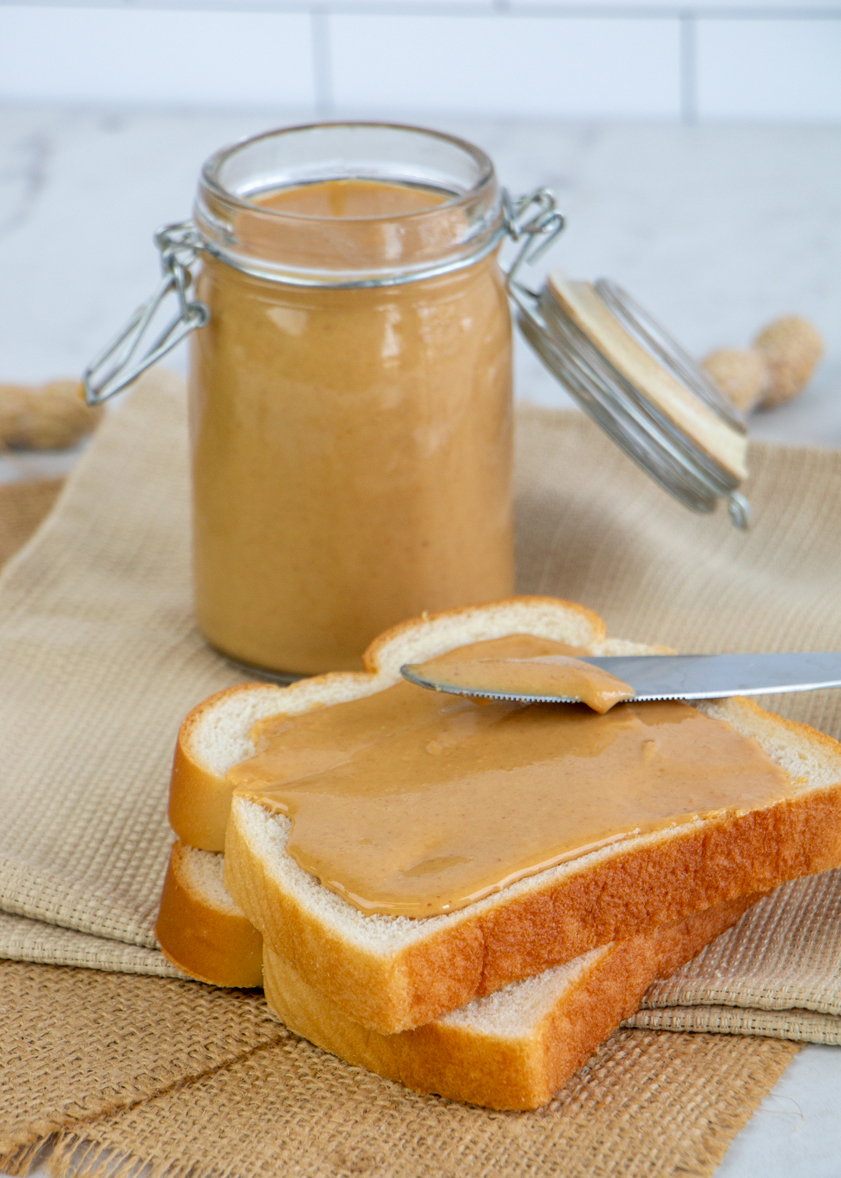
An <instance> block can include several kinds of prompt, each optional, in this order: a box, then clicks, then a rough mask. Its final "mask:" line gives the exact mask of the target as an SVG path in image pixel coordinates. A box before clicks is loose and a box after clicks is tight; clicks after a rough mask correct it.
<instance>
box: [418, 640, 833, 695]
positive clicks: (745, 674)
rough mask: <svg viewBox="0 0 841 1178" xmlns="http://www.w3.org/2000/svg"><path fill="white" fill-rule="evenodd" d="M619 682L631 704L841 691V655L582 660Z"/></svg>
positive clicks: (469, 691)
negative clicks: (829, 689) (630, 692)
mask: <svg viewBox="0 0 841 1178" xmlns="http://www.w3.org/2000/svg"><path fill="white" fill-rule="evenodd" d="M581 662H584V663H592V664H593V665H594V666H596V667H601V668H602V670H604V671H609V672H610V674H611V675H615V676H616V678H617V679H621V680H623V681H624V682H625V683H627V684H628V685H629V686H630V687H631V688H632V689H633V691H634V693H635V694H634V697H633V698H634V700H635V701H640V702H643V701H646V700H655V699H719V698H722V697H724V696H729V695H774V694H778V693H779V692H783V691H816V690H818V688H821V687H841V653H838V652H834V651H833V652H828V653H827V652H818V653H802V652H801V653H793V654H642V655H611V656H609V657H598V658H583V657H582V658H581ZM400 671H401V674H402V675H403V677H404V678H405V679H408V680H409V682H410V683H415V684H416V685H417V686H418V687H428V688H430V689H432V690H434V691H445V692H448V693H449V694H451V695H471V696H476V697H478V698H480V699H500V700H512V701H514V702H519V703H577V702H578V699H577V697H573V696H569V695H530V694H527V693H517V692H514V693H503V692H494V691H484V690H475V689H473V688H470V687H464V686H454V685H453V684H448V683H446V682H444V681H443V680H438V679H435V678H431V677H430V676H429V673H428V672H426V671H425V670H422V669H421V667H420V666H418V665H414V664H410V663H409V664H406V666H403V667H401V668H400Z"/></svg>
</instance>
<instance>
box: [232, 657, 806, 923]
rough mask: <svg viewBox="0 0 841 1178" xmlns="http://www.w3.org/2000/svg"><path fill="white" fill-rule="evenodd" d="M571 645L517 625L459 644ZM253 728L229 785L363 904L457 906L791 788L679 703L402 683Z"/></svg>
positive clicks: (332, 884) (421, 909)
mask: <svg viewBox="0 0 841 1178" xmlns="http://www.w3.org/2000/svg"><path fill="white" fill-rule="evenodd" d="M581 653H583V652H582V651H576V650H575V649H573V648H570V647H566V646H564V645H563V644H561V643H552V642H551V641H550V640H546V639H534V638H532V637H530V636H528V635H520V636H515V637H511V638H506V639H502V640H498V641H491V642H484V643H475V644H471V645H470V646H466V647H462V648H460V649H459V650H457V651H454V652H452V656H451V657H452V658H453V660H454V662H458V661H463V660H465V659H467V658H473V659H476V658H502V659H505V658H533V657H539V656H541V655H546V654H555V655H573V656H574V655H575V654H581ZM448 657H449V656H448ZM254 736H255V739H256V741H257V747H258V748H259V749H260V751H259V752H258V754H257V755H256V756H255V757H252V758H250V759H249V760H247V761H244V762H242V763H241V764H240V765H238V766H236V767H235V768H234V769H233V770H232V771H231V773H230V779H231V781H232V782H233V784H234V785H235V787H236V788H238V789H239V790H240V791H244V792H246V793H248V794H250V795H252V796H254V797H256V798H259V799H260V801H261V802H263V803H264V804H265V805H267V806H268V807H269V808H271V809H273V810H275V811H276V812H278V813H283V814H287V815H288V816H289V817H290V818H291V819H292V823H293V826H292V833H291V835H290V840H289V844H288V849H289V852H290V854H292V856H293V857H294V858H295V860H296V861H297V862H298V863H299V864H300V865H301V867H303V868H304V869H305V870H306V871H308V872H310V873H311V874H313V875H314V876H316V877H317V878H318V879H319V880H320V881H321V882H322V883H323V884H324V885H325V886H326V887H328V888H330V889H331V890H332V891H334V892H336V893H338V894H339V895H340V896H343V897H344V898H345V899H346V900H348V901H350V903H352V904H354V905H355V906H356V907H357V908H359V909H360V910H361V911H362V912H365V913H385V914H401V915H406V916H413V917H422V916H430V915H434V914H437V913H443V912H450V911H453V910H455V909H458V908H462V907H465V906H466V905H468V904H470V903H472V902H473V901H475V900H478V899H480V898H481V897H483V896H486V895H489V894H491V893H493V892H495V891H498V890H500V889H502V888H504V887H506V886H507V885H509V884H511V883H514V882H515V881H516V880H518V879H522V878H524V877H526V876H529V875H533V874H535V873H536V872H539V871H542V870H543V869H545V868H547V867H550V866H553V865H554V864H557V863H562V862H565V861H567V860H570V859H574V858H577V857H579V856H581V855H583V854H586V853H587V852H588V851H592V850H595V849H597V848H599V847H604V846H608V845H610V844H612V843H615V842H617V841H619V840H621V839H624V838H627V837H629V836H632V835H635V834H639V833H647V832H651V831H657V830H662V829H666V828H669V827H673V826H680V825H682V824H685V823H688V822H692V821H693V820H695V819H697V818H704V817H709V816H711V815H722V816H723V815H726V814H732V813H738V812H740V811H742V810H745V809H748V808H751V807H755V806H759V805H762V804H764V803H770V802H771V801H772V800H776V799H779V798H781V797H785V796H787V795H788V794H790V793H791V792H793V788H794V787H793V786H792V785H791V784H790V783H789V780H788V778H787V777H786V775H785V774H784V773H783V772H782V770H781V769H779V768H778V767H777V766H776V765H774V764H773V762H772V761H771V760H770V759H769V758H768V757H767V756H766V755H765V753H764V752H763V751H762V750H761V749H760V748H759V746H758V745H757V744H756V743H755V742H754V741H752V740H749V739H746V738H745V737H742V736H740V735H739V734H738V733H737V732H735V731H734V730H733V729H732V728H731V727H730V726H729V725H727V724H724V723H722V722H720V721H718V720H714V719H712V718H710V717H708V716H704V715H703V714H702V713H700V712H698V711H697V710H696V709H695V708H692V707H689V706H687V705H686V704H681V703H672V702H665V703H644V704H634V703H627V704H622V705H620V706H618V707H616V708H613V709H612V710H611V711H610V712H608V713H607V714H605V715H599V714H597V713H595V712H593V711H591V710H589V709H588V708H585V707H584V706H582V705H575V704H531V705H522V704H517V703H507V702H506V703H503V702H499V703H498V702H487V701H477V700H472V699H470V698H469V697H466V696H452V695H444V694H441V693H438V692H433V691H427V690H425V689H424V688H422V687H416V686H414V685H412V684H410V683H400V684H398V685H396V686H394V687H390V688H388V689H386V690H384V691H380V692H376V693H375V694H373V695H370V696H367V697H365V698H363V699H358V700H354V701H352V702H348V703H343V704H336V705H333V706H330V707H325V708H321V709H317V710H315V711H311V712H307V713H305V714H303V715H300V716H294V717H288V716H278V717H273V718H272V719H270V720H267V721H263V722H261V723H260V724H259V725H257V726H256V728H255V730H254Z"/></svg>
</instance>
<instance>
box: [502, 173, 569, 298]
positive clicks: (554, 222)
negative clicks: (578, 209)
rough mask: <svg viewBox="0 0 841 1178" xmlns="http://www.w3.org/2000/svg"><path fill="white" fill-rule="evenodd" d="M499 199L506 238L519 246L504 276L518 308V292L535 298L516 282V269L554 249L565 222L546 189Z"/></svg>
mask: <svg viewBox="0 0 841 1178" xmlns="http://www.w3.org/2000/svg"><path fill="white" fill-rule="evenodd" d="M502 199H503V208H504V215H505V228H506V230H507V232H508V235H509V237H511V238H512V240H513V241H521V242H522V245H521V246H520V249H519V250H518V251H517V254H516V255H515V257H514V261H513V262H512V263H511V265H510V266H509V267H508V272H507V274H506V276H505V278H506V284H507V286H508V291H509V294H511V296H512V298H513V299H514V301H515V302H516V303H517V305H518V306H519V305H520V298H518V293H519V292H521V291H522V292H525V293H526V294H530V295H532V297H536V292H534V291H530V290H529V289H528V287H526V286H523V285H522V283H520V282H518V281H517V275H518V273H519V271H520V268H521V267H522V266H525V265H531V264H532V263H533V262H536V261H537V260H538V259H539V258H541V257H542V256H543V254H545V253H546V251H547V250H548V249H550V248H551V246H552V245H554V243H555V241H556V239H557V238H558V237H559V236H560V234H561V233H562V232H563V230H564V227H565V226H566V218H565V217H564V215H563V213H562V212H561V210H560V209H559V208H558V206H557V203H556V201H555V194H554V193H553V192H551V191H550V190H549V189H548V188H536V189H535V190H534V192H530V193H528V195H526V196H518V197H517V198H516V199H514V200H512V198H511V197H510V196H509V195H508V193H507V192H504V193H503V198H502Z"/></svg>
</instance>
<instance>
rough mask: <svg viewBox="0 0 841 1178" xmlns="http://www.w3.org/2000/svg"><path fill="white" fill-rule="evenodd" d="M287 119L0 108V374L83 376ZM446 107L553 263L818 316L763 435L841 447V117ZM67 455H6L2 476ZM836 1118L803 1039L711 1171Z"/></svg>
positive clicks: (532, 378)
mask: <svg viewBox="0 0 841 1178" xmlns="http://www.w3.org/2000/svg"><path fill="white" fill-rule="evenodd" d="M284 121H285V120H284V118H283V115H282V114H279V113H278V112H277V111H269V112H256V113H254V114H236V115H225V114H218V113H216V114H183V113H180V114H179V113H160V114H150V113H144V114H133V113H131V112H126V111H120V110H89V111H78V112H73V111H68V110H60V109H57V108H53V107H41V108H34V107H31V108H5V109H3V108H0V381H12V380H23V381H40V380H44V379H48V378H50V377H59V376H65V375H73V374H76V373H78V372H80V371H81V369H82V368H83V367H84V365H85V363H86V362H87V361H88V360H89V359H90V358H91V356H92V355H93V354H94V353H95V352H97V351H98V350H99V349H100V348H101V347H102V345H103V344H104V343H105V342H106V341H107V340H108V338H109V337H110V336H111V335H112V334H113V332H115V331H116V330H117V328H119V327H120V326H121V325H122V323H123V322H124V320H125V318H126V317H127V315H128V314H129V313H130V312H131V311H132V310H133V309H134V308H135V307H136V306H137V305H138V304H139V303H140V302H142V301H143V300H144V299H145V298H147V297H148V295H149V294H150V292H151V290H152V288H153V286H154V285H155V282H156V279H157V276H158V270H157V260H156V255H155V251H154V249H153V246H152V244H151V235H152V232H153V231H154V229H155V228H157V227H158V226H159V225H161V224H163V223H165V222H168V221H178V220H182V219H184V218H185V217H186V216H188V215H189V212H190V207H191V203H192V196H193V191H194V187H195V180H196V176H197V174H198V170H199V167H200V165H201V163H202V162H203V160H204V159H205V158H206V157H207V156H208V155H209V154H210V152H211V151H212V150H214V149H215V148H217V147H219V146H220V145H222V144H224V143H227V142H230V141H232V140H234V139H236V138H239V137H240V136H243V135H246V134H249V133H251V132H254V131H257V130H262V129H265V128H267V127H270V126H274V125H279V124H281V123H282V122H284ZM437 123H438V125H439V126H441V127H442V128H443V129H447V130H453V131H456V132H458V133H460V134H462V135H465V136H466V137H467V138H470V139H472V140H474V141H475V142H478V143H479V144H481V146H483V147H484V148H485V149H486V150H488V151H489V152H490V154H491V155H492V156H493V158H494V159H495V160H496V162H497V166H498V169H499V172H500V174H501V176H502V179H503V181H504V183H505V184H506V185H507V186H508V187H509V188H510V189H511V190H512V191H513V192H515V193H519V192H524V191H526V190H529V189H531V188H533V187H535V186H537V185H538V184H548V185H549V186H550V187H552V188H553V189H554V190H555V192H556V193H557V195H558V198H559V201H560V204H561V207H562V208H563V209H564V211H565V212H566V214H567V216H568V229H567V231H566V232H565V234H564V237H563V239H562V241H561V242H560V243H559V245H558V246H557V249H556V252H555V254H554V255H553V262H554V264H556V265H561V266H563V267H564V269H566V270H567V271H568V272H569V273H570V274H572V275H573V276H575V277H581V278H595V277H598V276H601V275H605V276H608V277H610V278H613V279H615V280H616V281H618V282H620V283H621V284H622V285H623V286H625V287H626V288H627V289H629V290H630V291H631V292H632V293H633V294H634V295H635V296H636V297H637V298H638V299H639V301H640V302H641V303H642V304H643V305H644V306H646V307H648V308H649V309H650V310H651V311H652V312H653V313H654V314H655V315H657V316H658V317H659V318H661V319H662V320H663V322H664V323H665V324H666V325H667V326H668V327H669V329H670V330H671V331H672V332H673V334H674V335H675V336H676V337H677V338H678V339H680V340H681V341H682V342H683V343H684V344H685V346H686V347H687V348H688V349H689V350H690V351H693V352H695V353H696V354H699V355H700V354H703V353H704V352H706V351H707V350H709V349H711V348H713V347H719V346H724V345H737V346H742V345H745V344H747V343H748V342H749V340H750V338H751V337H752V336H753V335H754V334H755V332H756V331H757V330H758V329H759V328H760V327H761V326H762V325H764V324H765V323H766V322H767V321H768V320H770V319H772V318H775V317H776V316H778V315H781V314H786V313H796V314H801V315H804V316H806V317H808V318H810V319H812V320H813V321H814V322H815V323H816V325H817V326H818V327H819V328H820V330H821V331H822V332H823V334H824V337H825V339H826V341H827V355H826V358H825V360H824V362H823V364H822V366H821V368H820V370H819V372H818V374H817V376H816V379H815V380H814V382H813V384H812V386H811V388H810V389H809V390H808V392H807V393H806V394H804V396H803V397H802V398H801V399H800V400H799V401H797V402H795V403H793V404H791V405H789V406H785V407H783V408H782V409H779V410H776V411H774V412H772V413H766V414H761V415H755V416H754V417H753V418H752V419H751V432H752V434H753V436H755V437H758V438H767V439H770V440H777V441H784V442H789V443H796V444H806V445H810V444H811V445H819V446H833V447H837V446H841V196H840V195H839V194H841V128H833V127H823V128H821V127H802V128H797V127H788V128H770V127H752V128H740V127H726V126H721V127H715V126H703V127H677V126H646V125H626V126H615V125H614V126H596V125H588V126H576V125H569V124H554V123H549V122H537V121H535V122H502V121H489V120H484V121H483V120H479V119H471V120H466V119H455V118H453V119H446V118H439V119H438V120H437ZM172 362H173V364H174V365H175V366H179V365H182V364H183V358H182V357H179V356H177V355H176V356H175V357H174V358H173V361H172ZM517 363H518V367H517V392H518V395H519V396H520V397H523V398H528V399H531V400H535V401H538V402H540V403H542V404H547V405H565V404H569V401H568V398H567V397H566V394H564V393H563V392H562V391H561V390H560V389H559V388H558V387H557V385H555V384H554V382H553V381H552V378H551V377H549V376H548V374H547V373H546V372H545V371H544V370H543V368H542V366H541V365H540V363H539V361H537V360H536V359H535V358H534V357H532V356H530V355H529V353H528V352H527V350H526V348H525V346H523V347H521V348H520V351H519V355H518V362H517ZM72 461H73V457H72V456H70V457H67V456H51V455H33V456H15V457H13V458H0V481H3V480H5V481H8V480H10V479H17V478H25V477H33V476H37V475H40V474H54V473H61V472H63V471H64V470H65V469H67V468H68V466H69V465H71V464H72ZM839 1114H841V1049H837V1048H825V1047H816V1046H809V1047H807V1048H805V1049H804V1050H803V1051H802V1052H801V1053H800V1055H799V1056H797V1057H796V1058H795V1060H794V1062H793V1063H792V1065H791V1066H790V1067H789V1069H788V1071H787V1072H786V1074H785V1076H784V1077H783V1079H782V1080H781V1082H780V1083H779V1084H778V1085H777V1088H776V1089H775V1090H774V1092H773V1093H772V1094H771V1096H770V1097H769V1098H768V1099H767V1100H766V1101H765V1103H764V1104H763V1106H762V1108H761V1110H760V1111H759V1112H758V1113H757V1114H756V1115H755V1116H754V1117H753V1119H752V1120H751V1122H750V1124H749V1125H748V1126H747V1128H746V1129H745V1130H744V1131H743V1132H742V1133H741V1134H740V1135H739V1136H738V1138H737V1139H736V1142H735V1144H734V1145H733V1147H732V1148H731V1150H730V1152H729V1154H728V1155H727V1158H726V1159H725V1162H724V1164H723V1165H722V1167H721V1169H720V1171H719V1173H720V1174H721V1175H722V1178H752V1176H754V1175H756V1174H757V1173H762V1174H763V1175H764V1178H801V1176H802V1178H806V1176H808V1178H837V1176H838V1175H841V1115H839ZM38 1173H39V1174H40V1173H42V1172H41V1171H39V1172H38Z"/></svg>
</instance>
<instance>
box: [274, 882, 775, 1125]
mask: <svg viewBox="0 0 841 1178" xmlns="http://www.w3.org/2000/svg"><path fill="white" fill-rule="evenodd" d="M759 898H760V897H759V896H750V897H742V898H740V899H737V900H731V901H729V902H727V903H724V904H719V905H717V906H716V907H714V908H712V909H708V910H707V911H705V912H701V913H698V914H696V915H694V916H692V917H688V918H686V919H685V920H682V921H679V922H678V923H676V924H672V925H669V926H666V927H663V928H660V929H658V930H657V931H655V932H653V933H646V934H643V935H640V936H637V937H634V938H632V939H630V940H627V941H624V942H621V943H619V944H616V945H612V946H609V947H607V948H605V949H604V950H603V951H602V952H601V953H600V954H596V955H594V957H595V960H593V961H592V962H588V963H587V967H586V968H585V969H582V970H581V972H580V976H579V977H578V978H577V979H576V981H575V983H574V984H573V985H572V986H571V987H570V988H568V989H567V990H565V991H564V993H563V996H562V997H561V998H559V1000H558V1001H557V1002H556V1004H555V1006H554V1007H553V1008H552V1009H551V1010H550V1011H549V1012H548V1014H547V1015H545V1016H544V1017H543V1018H542V1019H541V1020H540V1021H539V1022H537V1023H536V1025H534V1026H533V1027H532V1028H531V1029H530V1033H524V1032H521V1033H520V1034H517V1035H513V1036H507V1037H506V1036H504V1035H502V1034H493V1033H490V1032H489V1031H488V1030H487V1029H485V1030H479V1029H478V1028H476V1027H471V1026H470V1025H469V1024H465V1023H464V1022H454V1021H447V1020H440V1021H436V1022H433V1023H430V1024H428V1025H427V1026H423V1027H419V1028H418V1029H417V1030H411V1031H404V1032H402V1033H401V1034H395V1035H382V1034H379V1033H378V1032H376V1031H371V1030H369V1029H367V1028H365V1027H362V1026H361V1025H360V1024H359V1023H357V1022H354V1020H352V1019H350V1018H349V1017H348V1016H347V1015H345V1014H343V1013H342V1012H341V1011H339V1010H338V1009H337V1008H336V1007H335V1006H334V1005H333V1004H332V1003H330V1001H329V1000H328V999H326V998H324V997H323V996H322V995H321V994H320V993H319V992H318V991H317V990H315V989H314V988H313V987H312V986H309V985H308V984H307V983H306V982H305V981H304V980H303V979H302V978H301V975H300V974H299V973H297V971H296V970H295V968H294V966H292V965H290V963H289V962H288V961H286V960H285V959H284V957H283V956H282V955H281V954H277V953H275V952H274V951H273V950H271V949H267V950H266V962H265V987H266V999H267V1001H268V1003H269V1005H270V1006H271V1007H272V1009H273V1010H274V1011H275V1012H276V1013H277V1014H278V1015H279V1017H280V1018H281V1019H282V1020H283V1022H284V1023H286V1025H287V1026H288V1027H290V1028H291V1029H292V1030H293V1031H296V1032H297V1033H298V1034H300V1035H303V1036H304V1037H305V1038H307V1039H309V1040H311V1041H312V1042H313V1043H315V1044H317V1045H318V1046H319V1047H323V1048H324V1049H325V1050H327V1051H331V1052H333V1053H334V1054H336V1055H339V1056H341V1057H342V1058H343V1059H345V1060H347V1061H348V1062H350V1063H354V1064H360V1065H362V1066H363V1067H366V1068H368V1069H369V1070H371V1071H374V1072H377V1073H379V1075H381V1076H385V1077H387V1078H388V1079H391V1080H398V1081H399V1082H401V1083H403V1084H405V1085H406V1086H407V1087H409V1088H413V1089H415V1090H417V1091H420V1092H435V1093H437V1094H439V1095H441V1096H446V1097H449V1098H450V1099H451V1100H461V1101H466V1102H469V1103H471V1104H479V1105H483V1106H484V1107H486V1108H497V1109H533V1108H538V1107H539V1106H540V1105H543V1104H546V1102H547V1101H548V1100H551V1098H552V1096H553V1095H554V1094H555V1092H557V1090H558V1089H559V1088H560V1086H561V1085H562V1084H563V1083H565V1081H566V1080H567V1079H568V1078H569V1077H570V1076H571V1075H572V1074H573V1072H574V1071H575V1070H576V1069H577V1068H578V1067H580V1066H581V1064H582V1063H583V1062H584V1060H585V1059H586V1058H587V1056H588V1055H589V1054H590V1053H591V1052H592V1051H593V1050H594V1049H595V1048H596V1047H597V1046H598V1044H599V1043H601V1042H602V1041H603V1040H604V1039H606V1038H607V1037H608V1035H610V1033H611V1032H612V1031H613V1030H615V1028H616V1027H618V1026H619V1024H620V1023H621V1022H622V1020H623V1019H625V1018H628V1017H629V1016H630V1015H631V1014H633V1013H634V1011H635V1010H636V1009H637V1008H638V1006H639V1003H640V1001H641V999H642V997H643V995H644V994H645V991H646V990H647V989H648V987H649V986H650V985H651V983H652V982H653V981H654V980H655V979H656V978H658V977H668V976H669V975H670V974H672V973H674V971H675V970H676V969H678V968H679V967H680V966H681V965H683V964H684V963H685V962H686V961H688V960H689V959H690V958H692V957H694V956H695V954H696V953H698V952H699V951H700V950H701V949H702V948H703V946H704V945H706V944H708V943H709V942H710V941H711V940H713V939H714V938H715V937H717V936H718V935H719V934H720V933H722V932H724V930H725V929H728V928H730V927H731V925H733V924H735V923H736V921H737V920H738V919H739V917H740V916H741V915H742V913H743V912H744V911H745V910H746V909H747V908H749V907H750V905H751V904H753V903H755V902H756V900H758V899H759Z"/></svg>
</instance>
